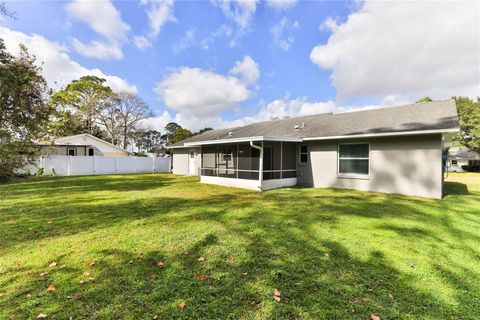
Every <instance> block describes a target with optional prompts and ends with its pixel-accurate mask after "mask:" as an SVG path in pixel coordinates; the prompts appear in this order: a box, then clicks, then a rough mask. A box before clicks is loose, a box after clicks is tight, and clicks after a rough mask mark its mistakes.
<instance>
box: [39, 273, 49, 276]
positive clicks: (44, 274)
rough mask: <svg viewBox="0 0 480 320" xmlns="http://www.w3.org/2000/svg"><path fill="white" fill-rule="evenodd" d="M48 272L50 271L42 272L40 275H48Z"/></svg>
mask: <svg viewBox="0 0 480 320" xmlns="http://www.w3.org/2000/svg"><path fill="white" fill-rule="evenodd" d="M47 274H48V272H42V273H40V277H44V276H46V275H47Z"/></svg>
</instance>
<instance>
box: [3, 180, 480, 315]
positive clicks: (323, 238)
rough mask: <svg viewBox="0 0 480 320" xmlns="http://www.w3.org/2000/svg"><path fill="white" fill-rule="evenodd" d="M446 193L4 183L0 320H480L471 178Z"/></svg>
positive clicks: (479, 202)
mask: <svg viewBox="0 0 480 320" xmlns="http://www.w3.org/2000/svg"><path fill="white" fill-rule="evenodd" d="M449 180H450V181H451V182H449V183H448V185H447V187H448V191H449V192H450V193H451V194H450V195H448V196H446V197H445V198H444V199H443V200H430V199H423V198H415V197H407V196H400V195H387V194H381V193H366V192H357V191H350V190H337V189H302V188H290V189H280V190H273V191H268V192H264V193H258V192H254V191H247V190H241V189H234V188H225V187H220V186H209V185H202V184H199V183H196V181H197V179H196V178H191V177H177V176H173V175H170V174H156V175H153V174H145V175H114V176H93V177H69V178H56V179H53V178H50V179H32V180H27V181H23V182H18V183H10V184H3V185H0V319H33V318H37V315H39V314H41V313H44V314H47V315H48V318H47V319H68V318H69V317H73V319H154V317H155V316H156V318H155V319H167V318H184V319H196V318H203V319H226V318H232V319H238V318H244V319H247V318H248V319H251V318H254V319H269V318H272V319H293V318H297V319H369V318H370V317H371V314H375V315H377V316H379V317H380V318H381V319H382V320H383V319H394V318H402V319H404V318H406V319H479V318H480V174H451V175H450V177H449ZM200 257H204V260H205V261H199V258H200ZM200 260H202V259H200ZM52 262H56V263H57V265H56V266H55V267H49V264H50V263H52ZM158 262H163V266H158V265H157V264H158ZM44 272H48V274H43V275H41V274H42V273H44ZM81 282H83V283H81ZM49 285H53V286H54V287H55V290H54V291H47V290H46V289H47V287H48V286H49ZM51 289H52V287H51ZM275 289H277V290H279V291H280V292H281V297H280V301H279V302H278V301H276V300H275V299H274V290H275ZM182 302H185V306H184V308H181V307H179V304H181V303H182Z"/></svg>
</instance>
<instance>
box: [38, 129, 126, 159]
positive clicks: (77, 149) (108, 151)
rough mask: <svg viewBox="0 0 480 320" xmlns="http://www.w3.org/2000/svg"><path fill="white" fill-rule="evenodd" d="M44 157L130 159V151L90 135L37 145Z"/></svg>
mask: <svg viewBox="0 0 480 320" xmlns="http://www.w3.org/2000/svg"><path fill="white" fill-rule="evenodd" d="M34 147H35V148H36V149H41V152H42V154H43V155H50V156H52V155H55V156H104V157H128V156H130V155H131V153H129V152H128V151H126V150H124V149H122V148H120V147H118V146H116V145H114V144H112V143H110V142H107V141H105V140H102V139H100V138H97V137H95V136H92V135H91V134H88V133H83V134H77V135H74V136H68V137H62V138H57V139H54V140H53V141H42V142H40V143H37V144H35V146H34Z"/></svg>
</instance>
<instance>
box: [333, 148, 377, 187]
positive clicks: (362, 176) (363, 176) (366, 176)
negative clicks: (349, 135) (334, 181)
mask: <svg viewBox="0 0 480 320" xmlns="http://www.w3.org/2000/svg"><path fill="white" fill-rule="evenodd" d="M352 144H366V145H367V146H368V157H367V158H364V157H357V158H341V159H348V160H368V174H364V173H341V172H340V146H343V145H352ZM370 163H371V161H370V143H368V142H348V143H339V144H338V146H337V176H338V177H340V178H357V179H370V169H371V168H370Z"/></svg>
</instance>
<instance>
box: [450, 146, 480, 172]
mask: <svg viewBox="0 0 480 320" xmlns="http://www.w3.org/2000/svg"><path fill="white" fill-rule="evenodd" d="M448 171H450V172H465V171H477V172H478V171H480V155H479V154H478V153H476V152H475V151H473V150H470V149H467V148H451V149H450V150H448Z"/></svg>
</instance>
